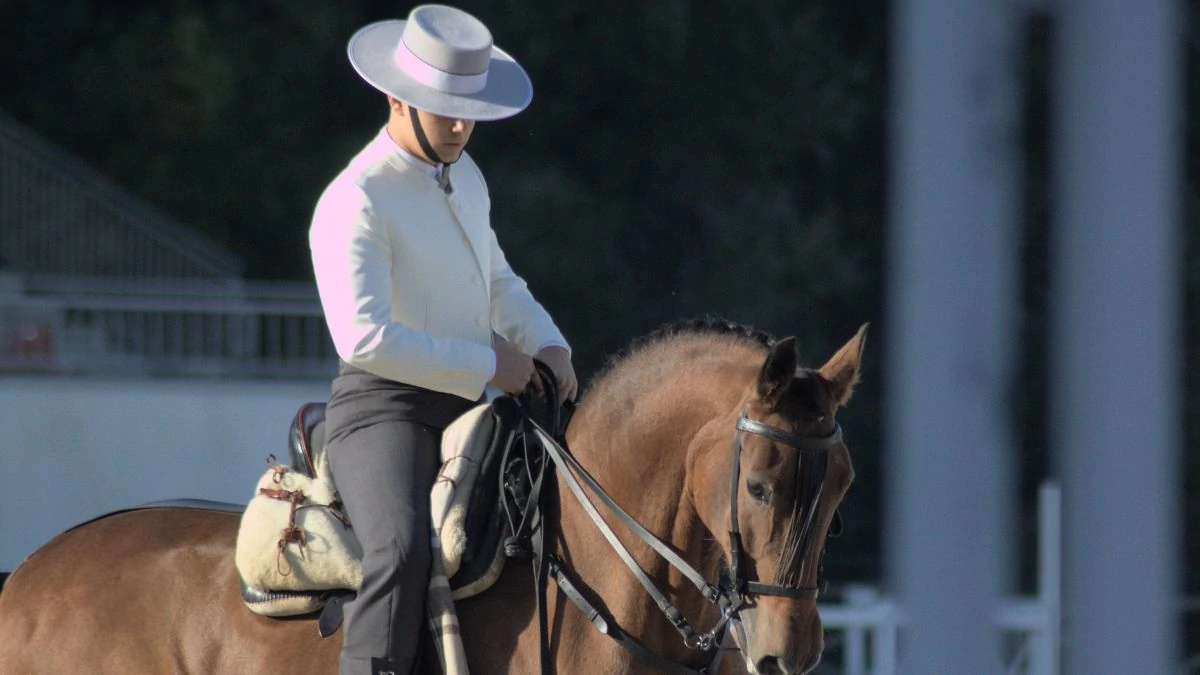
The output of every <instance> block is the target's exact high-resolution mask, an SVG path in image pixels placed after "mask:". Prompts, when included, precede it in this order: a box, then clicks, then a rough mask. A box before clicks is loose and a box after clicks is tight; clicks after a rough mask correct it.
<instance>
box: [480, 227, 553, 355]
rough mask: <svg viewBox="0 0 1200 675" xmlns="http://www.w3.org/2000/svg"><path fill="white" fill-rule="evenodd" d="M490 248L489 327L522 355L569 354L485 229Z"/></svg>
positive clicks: (548, 316) (538, 305) (489, 230)
mask: <svg viewBox="0 0 1200 675" xmlns="http://www.w3.org/2000/svg"><path fill="white" fill-rule="evenodd" d="M488 237H489V238H490V240H491V241H490V248H491V268H492V272H491V274H492V278H491V299H492V327H493V328H494V329H495V330H496V332H497V333H499V334H500V336H501V337H503V338H504V339H505V340H508V341H509V342H513V343H516V344H517V345H518V346H519V347H520V348H521V351H523V352H525V353H526V354H529V355H531V356H532V355H534V354H537V353H538V352H539V351H541V350H542V349H543V348H545V347H562V348H563V349H566V350H567V351H570V349H571V347H570V345H569V344H567V340H566V338H564V337H563V334H562V332H561V331H559V329H558V327H557V326H555V325H554V321H553V320H552V319H551V318H550V314H549V313H548V312H547V311H546V309H545V308H544V307H542V305H541V304H540V303H538V301H537V300H535V299H534V297H533V294H532V293H530V292H529V287H528V285H527V284H526V283H525V280H524V279H522V278H521V277H519V276H517V275H516V273H515V272H513V270H512V267H510V266H509V264H508V259H507V258H505V257H504V251H502V250H500V243H499V242H498V241H497V239H496V232H495V231H494V230H492V229H490V228H489V229H488Z"/></svg>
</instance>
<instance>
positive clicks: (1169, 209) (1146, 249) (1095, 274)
mask: <svg viewBox="0 0 1200 675" xmlns="http://www.w3.org/2000/svg"><path fill="white" fill-rule="evenodd" d="M1056 10H1057V29H1058V30H1057V33H1058V35H1059V36H1060V38H1061V40H1060V42H1059V44H1058V47H1057V49H1056V50H1055V54H1056V57H1055V61H1054V63H1055V65H1056V66H1058V68H1057V72H1056V80H1055V88H1054V90H1053V91H1054V95H1055V96H1056V98H1057V99H1058V100H1057V110H1056V113H1057V114H1056V116H1055V119H1054V124H1053V128H1054V129H1055V130H1056V138H1055V141H1056V142H1055V147H1054V151H1055V155H1054V158H1055V160H1056V161H1055V163H1056V166H1057V168H1058V174H1057V175H1056V176H1055V180H1054V184H1055V185H1057V188H1058V189H1057V193H1056V197H1055V199H1054V200H1053V201H1054V203H1055V205H1056V211H1055V214H1054V215H1055V223H1054V233H1055V238H1054V241H1053V243H1052V245H1051V251H1053V253H1054V256H1055V257H1054V261H1053V262H1054V265H1053V267H1052V268H1051V269H1052V270H1053V272H1054V273H1055V278H1054V289H1053V290H1054V295H1053V298H1054V303H1053V305H1052V319H1053V323H1052V327H1053V331H1052V333H1053V340H1052V356H1051V362H1050V370H1051V373H1052V375H1051V378H1050V379H1051V381H1052V391H1051V393H1052V396H1051V406H1050V415H1051V418H1050V427H1051V429H1053V436H1052V442H1053V443H1052V447H1054V448H1055V449H1056V450H1059V451H1060V452H1061V456H1060V457H1059V464H1058V474H1059V476H1060V477H1061V480H1062V482H1063V515H1064V518H1065V522H1064V531H1065V532H1066V539H1065V550H1064V570H1065V574H1064V577H1063V584H1064V585H1063V600H1064V603H1065V604H1064V608H1063V628H1064V630H1063V633H1064V636H1063V662H1064V665H1065V668H1066V672H1068V673H1078V674H1080V675H1093V674H1095V673H1172V672H1175V659H1176V655H1177V651H1176V646H1177V644H1178V643H1177V634H1178V619H1177V616H1176V615H1175V613H1174V611H1173V607H1172V603H1171V597H1172V596H1173V594H1174V593H1175V592H1177V590H1178V588H1179V586H1178V560H1177V556H1178V550H1179V549H1178V542H1179V541H1180V540H1179V536H1180V530H1179V527H1178V524H1179V518H1178V509H1177V504H1178V498H1179V494H1180V487H1181V480H1180V478H1179V476H1178V475H1177V473H1176V471H1177V466H1176V462H1177V461H1178V451H1179V446H1180V437H1179V428H1180V421H1179V415H1180V412H1181V407H1180V384H1181V376H1180V368H1181V367H1182V361H1181V354H1180V335H1181V325H1180V309H1181V307H1182V292H1181V284H1180V261H1181V260H1182V251H1181V243H1182V242H1181V239H1180V236H1179V235H1180V227H1179V226H1180V223H1179V203H1180V201H1181V193H1180V176H1181V169H1182V164H1181V161H1180V160H1181V154H1180V149H1181V148H1182V147H1183V143H1184V141H1183V138H1182V137H1181V136H1180V134H1179V127H1180V122H1181V111H1182V101H1181V97H1180V89H1181V83H1182V77H1183V74H1182V69H1181V60H1182V57H1183V56H1184V50H1183V44H1182V42H1181V40H1180V36H1181V35H1182V32H1183V28H1182V25H1183V23H1182V22H1183V21H1184V18H1185V17H1184V14H1183V12H1182V11H1181V10H1182V8H1181V7H1180V6H1179V3H1177V2H1175V1H1174V0H1062V1H1061V2H1059V3H1056Z"/></svg>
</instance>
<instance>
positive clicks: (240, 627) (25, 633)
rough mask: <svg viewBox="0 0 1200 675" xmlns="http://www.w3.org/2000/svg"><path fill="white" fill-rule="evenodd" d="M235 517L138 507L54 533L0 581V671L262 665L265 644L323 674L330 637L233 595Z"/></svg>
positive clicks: (328, 669)
mask: <svg viewBox="0 0 1200 675" xmlns="http://www.w3.org/2000/svg"><path fill="white" fill-rule="evenodd" d="M237 528H238V515H237V514H236V513H225V512H219V511H210V510H201V509H187V508H147V509H138V510H133V511H126V512H121V513H117V514H114V515H110V516H106V517H103V518H100V519H97V520H95V521H92V522H90V523H87V524H85V525H82V526H79V527H77V528H74V529H72V530H69V531H67V532H65V533H63V534H60V535H59V536H57V537H56V538H54V539H52V540H51V541H50V542H49V543H47V544H46V545H45V546H43V547H42V548H40V549H39V550H38V551H36V552H35V553H34V554H33V555H32V556H30V557H29V559H28V560H26V561H25V562H24V563H22V564H21V566H20V567H18V568H17V570H16V571H15V572H14V573H13V574H12V576H11V577H10V578H9V579H8V580H7V583H6V584H5V586H4V590H3V592H0V673H4V674H5V675H21V674H25V673H59V672H78V671H81V670H82V671H86V672H97V673H129V674H141V673H147V674H149V673H155V674H157V673H252V672H270V671H271V670H272V664H270V663H269V662H264V661H262V660H261V659H262V658H263V656H264V655H265V654H270V653H275V654H278V653H279V651H276V650H286V651H285V653H287V652H288V651H290V652H291V653H293V654H295V653H305V652H308V653H309V654H310V658H305V659H302V660H299V661H300V662H301V663H304V664H306V665H307V666H311V668H312V669H311V671H306V672H312V673H314V674H316V673H327V674H332V673H335V672H336V661H337V652H338V649H339V648H340V640H333V639H331V640H325V641H321V640H319V639H318V637H317V631H316V628H315V625H314V622H313V621H312V620H311V619H298V620H291V621H281V620H278V619H268V618H264V617H260V616H258V615H256V614H253V613H252V612H250V611H249V610H248V609H247V608H246V607H245V606H244V605H243V604H242V600H241V595H240V592H239V587H238V576H237V571H236V570H235V569H234V566H233V549H234V544H235V542H236V538H237ZM265 645H270V648H269V649H264V648H263V647H264V646H265ZM292 650H295V651H292Z"/></svg>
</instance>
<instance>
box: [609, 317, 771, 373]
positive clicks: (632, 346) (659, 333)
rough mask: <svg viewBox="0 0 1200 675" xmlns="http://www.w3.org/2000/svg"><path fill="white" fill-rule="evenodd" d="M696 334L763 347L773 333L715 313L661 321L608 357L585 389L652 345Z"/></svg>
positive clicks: (766, 344)
mask: <svg viewBox="0 0 1200 675" xmlns="http://www.w3.org/2000/svg"><path fill="white" fill-rule="evenodd" d="M697 336H713V337H720V338H722V339H726V340H729V339H732V340H733V341H735V342H740V343H743V344H745V345H747V346H749V347H753V348H756V349H762V350H766V349H769V348H770V347H771V345H773V344H775V341H776V338H775V336H773V335H771V334H770V333H767V332H766V331H762V330H759V329H757V328H754V327H752V326H748V325H745V324H740V323H736V322H734V321H729V320H728V319H724V318H721V317H717V316H711V315H710V316H704V317H699V318H694V319H685V320H682V321H676V322H674V323H668V324H664V325H662V326H660V327H658V328H657V329H655V330H653V331H652V332H650V333H647V334H646V335H643V336H641V337H637V338H634V339H633V340H632V341H631V342H630V343H629V344H628V345H627V346H626V347H625V348H624V349H622V350H620V351H618V352H616V353H615V354H613V355H612V356H610V357H609V358H608V359H607V360H606V361H605V363H604V365H603V366H601V368H600V370H598V371H597V372H596V373H595V375H593V376H592V379H591V381H590V383H589V387H588V388H589V389H590V388H592V387H594V386H595V385H596V384H597V383H599V382H600V381H602V380H604V379H605V377H607V376H608V375H609V374H611V373H612V372H613V371H614V370H616V369H617V368H618V367H619V366H621V365H623V364H624V363H625V362H626V361H628V360H629V359H630V358H632V357H634V356H637V355H638V354H641V353H642V352H645V351H647V350H648V349H650V348H652V347H658V346H660V345H663V344H666V343H670V342H674V341H677V340H681V339H685V338H693V337H697Z"/></svg>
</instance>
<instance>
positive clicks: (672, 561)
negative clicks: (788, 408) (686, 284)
mask: <svg viewBox="0 0 1200 675" xmlns="http://www.w3.org/2000/svg"><path fill="white" fill-rule="evenodd" d="M538 367H539V369H544V370H543V378H542V379H543V382H548V387H547V391H546V392H545V395H546V397H547V400H557V399H555V398H552V397H553V396H555V395H556V392H554V391H553V388H554V387H553V376H552V375H551V376H550V377H545V373H548V372H549V369H548V368H545V367H544V365H543V364H541V363H540V362H539V363H538ZM523 410H524V408H523ZM522 417H523V418H524V419H523V420H522V423H523V424H525V425H526V433H527V434H528V433H532V434H533V435H535V436H536V438H537V439H538V441H539V445H541V447H542V449H543V450H544V452H545V457H547V458H549V460H550V461H549V462H543V463H542V471H541V472H540V474H539V475H538V476H537V479H536V481H535V485H534V487H533V494H534V497H533V500H534V501H536V503H537V508H539V509H540V508H541V506H542V505H543V495H544V494H545V493H544V492H543V490H542V489H541V488H542V487H543V485H544V484H545V483H546V482H547V480H546V473H547V469H550V470H553V468H554V467H558V468H561V469H563V471H562V472H561V474H562V477H563V480H564V482H565V483H566V484H567V487H568V488H569V489H570V491H571V493H572V494H573V495H574V496H575V498H576V500H577V501H578V502H579V504H580V505H581V506H582V507H583V509H584V511H585V512H586V513H587V515H588V517H589V518H590V519H591V520H592V522H593V523H594V524H595V526H596V528H597V529H598V530H599V531H600V533H601V534H602V535H603V536H604V538H605V539H606V540H607V541H608V543H609V546H610V547H612V549H613V550H614V551H615V552H616V553H617V555H618V556H619V557H620V558H621V560H622V562H624V563H625V566H626V567H628V568H629V570H630V572H632V573H633V575H634V577H635V578H636V579H637V580H638V583H640V584H641V585H642V587H643V588H644V589H645V590H646V592H647V593H648V594H649V595H650V597H651V598H652V599H653V600H654V603H655V605H657V606H658V608H659V610H660V611H662V613H663V614H664V616H666V618H667V620H668V621H670V623H671V625H672V626H674V627H675V630H676V631H677V632H678V633H679V634H680V636H681V637H682V639H683V644H684V645H685V646H686V647H687V648H688V649H693V650H697V651H702V652H707V651H711V650H715V653H714V655H713V657H712V661H711V662H710V664H709V666H707V667H706V668H704V669H702V670H695V669H693V668H689V667H687V666H683V665H680V664H678V663H675V662H673V661H670V660H668V659H667V658H665V657H663V656H661V655H659V654H656V653H654V652H652V651H650V650H649V649H647V648H646V647H645V646H644V645H642V644H641V643H640V642H639V641H638V640H637V639H636V638H634V637H633V636H632V635H630V634H628V633H626V632H625V631H624V630H622V629H621V628H620V627H619V626H618V625H617V624H616V622H615V621H614V620H613V619H612V618H611V617H609V616H606V615H605V613H604V612H603V611H602V610H600V609H599V608H597V607H596V606H595V605H594V604H593V603H592V602H591V601H589V600H588V598H587V597H586V596H585V595H584V594H583V593H581V592H580V591H579V589H578V588H577V583H576V581H575V578H574V576H573V573H572V571H571V570H569V569H567V567H566V565H565V563H564V562H563V560H562V559H561V558H559V557H558V556H557V555H554V554H552V553H547V552H546V550H545V546H544V538H543V532H542V529H543V528H540V527H539V528H537V531H536V532H533V533H532V534H531V535H530V539H532V548H533V551H532V552H533V554H534V581H535V584H536V587H537V596H538V597H537V600H538V619H539V629H540V632H541V634H540V642H541V672H542V673H543V675H549V674H550V673H552V672H553V667H552V665H551V664H552V659H551V655H550V651H549V641H548V635H547V612H546V586H547V581H548V580H549V578H553V580H554V581H555V583H556V584H557V585H558V587H559V590H560V591H561V592H562V593H563V594H565V595H566V596H567V597H568V598H569V599H570V600H571V601H572V602H573V603H574V604H575V606H576V607H578V608H579V610H580V611H582V612H583V613H584V615H585V616H586V617H587V618H588V620H589V621H590V622H591V623H592V625H594V626H595V627H596V629H597V630H599V631H600V632H601V633H603V634H604V635H607V636H608V637H610V638H612V639H613V640H615V641H616V642H617V643H619V644H620V645H621V646H622V647H624V648H625V649H626V650H628V651H629V652H631V653H632V654H633V655H634V656H635V657H636V658H638V659H639V660H641V661H643V662H645V663H647V664H649V665H651V666H654V667H655V668H657V669H658V670H660V671H663V672H667V673H674V674H677V675H709V674H711V673H716V672H717V670H718V667H719V665H720V660H721V657H722V655H723V654H724V652H725V649H722V648H721V647H722V644H723V643H724V641H725V639H726V637H727V632H726V628H727V627H728V625H729V624H731V623H732V624H734V625H735V627H736V630H737V632H738V639H739V642H740V644H741V645H743V647H744V645H745V644H746V639H745V634H744V630H743V628H742V625H741V622H740V621H738V612H739V611H740V610H741V608H742V607H743V605H744V604H745V603H746V598H747V597H749V596H754V595H772V596H780V597H786V598H792V599H801V598H811V599H814V600H815V599H816V598H817V595H818V594H819V592H820V590H819V587H820V580H818V585H817V586H813V587H804V586H800V585H798V584H797V585H794V586H791V585H784V584H768V583H762V582H759V581H753V580H750V579H747V578H745V576H744V569H743V565H742V560H741V558H742V556H743V553H742V540H741V531H740V529H739V527H738V508H737V495H738V483H739V481H740V473H741V454H742V434H743V433H751V434H756V435H759V436H763V437H766V438H769V439H771V440H773V441H775V442H777V443H781V444H783V445H787V446H790V447H792V448H795V449H796V450H798V451H799V452H800V453H801V454H802V455H811V454H813V453H821V454H825V453H828V451H829V448H831V447H833V446H834V445H836V444H837V443H839V442H841V439H842V429H841V426H840V425H835V426H834V430H833V431H832V432H831V433H830V434H829V435H828V436H822V437H814V436H802V435H799V434H795V433H792V432H790V431H786V430H784V429H780V428H778V427H773V426H770V425H768V424H764V423H762V422H759V421H756V420H752V419H750V418H748V417H747V416H746V411H745V409H743V410H742V412H741V414H740V415H739V416H738V420H737V423H736V425H735V430H734V436H733V450H732V453H731V454H732V463H733V470H732V477H731V481H730V501H729V503H730V523H731V529H730V532H729V550H730V553H731V555H730V557H731V561H730V565H729V567H728V573H729V577H730V579H729V583H727V584H723V583H720V582H718V583H711V582H709V581H708V580H707V579H705V577H704V575H703V574H702V573H701V572H700V571H698V570H697V569H696V568H695V567H693V566H692V565H691V564H689V563H688V562H687V561H686V560H684V559H683V558H681V557H680V556H679V554H677V553H676V552H675V551H674V550H672V548H671V546H670V545H668V544H667V543H665V542H664V541H662V540H661V539H659V538H658V537H657V536H655V535H654V534H653V533H651V532H650V531H649V530H647V529H646V528H645V527H644V526H643V525H642V524H641V523H639V522H638V521H637V520H636V519H634V518H633V517H632V516H630V515H629V513H628V512H626V511H625V509H623V508H622V507H621V506H620V505H619V504H618V503H617V502H616V501H614V500H613V499H612V497H610V496H609V495H608V493H607V492H605V490H604V488H603V487H602V486H601V485H600V483H599V482H597V481H596V479H595V478H593V477H592V475H591V474H589V473H588V471H587V470H586V469H585V468H584V467H583V466H582V465H581V464H580V463H579V461H578V460H577V459H576V458H575V456H574V455H573V454H571V452H570V450H568V449H567V448H566V439H565V435H564V434H563V433H562V430H560V429H559V428H558V427H559V422H558V416H557V413H556V414H555V415H554V418H553V421H552V422H551V423H550V424H551V427H552V428H554V429H555V432H554V433H550V432H548V431H546V429H544V428H543V427H542V426H541V425H539V424H538V423H537V422H536V421H534V420H533V419H532V417H531V415H529V414H524V415H523V416H522ZM563 426H564V427H565V425H563ZM551 465H552V466H551ZM589 491H590V492H591V493H592V494H593V495H594V496H595V497H596V498H597V499H598V500H599V501H601V502H603V503H604V505H605V506H606V507H608V509H609V510H610V511H612V512H613V514H615V516H616V518H617V519H618V520H620V521H621V522H622V523H624V524H625V525H626V526H627V527H629V528H630V529H631V530H632V531H633V532H634V533H635V534H636V535H637V537H638V538H639V539H641V540H642V541H643V542H645V543H646V544H647V545H649V546H650V547H651V548H652V549H653V550H654V551H655V552H656V553H658V555H660V556H661V557H662V558H663V559H664V560H666V562H667V563H668V564H669V565H670V566H671V567H674V568H675V569H676V570H677V571H679V572H680V573H681V574H682V575H683V576H684V577H685V578H686V579H687V580H688V581H689V582H691V584H692V585H693V586H694V587H695V588H696V590H697V591H699V592H700V594H701V595H702V596H703V597H704V598H705V599H706V600H708V601H709V602H711V603H713V604H714V605H717V606H718V607H719V608H720V611H721V618H720V619H719V620H718V621H717V622H716V624H715V625H714V626H713V627H712V628H710V629H709V630H707V631H703V632H698V631H697V630H696V629H695V628H693V627H692V626H691V624H689V623H688V621H687V619H686V618H685V617H684V616H683V613H682V612H681V611H679V609H678V608H676V607H675V606H674V605H672V604H671V602H670V601H669V600H668V599H667V596H666V594H665V593H663V592H662V591H661V590H660V589H659V588H658V586H657V585H655V583H654V581H653V580H652V579H651V578H650V576H649V575H648V574H646V572H645V571H643V570H642V568H641V566H640V565H638V564H637V562H636V561H635V560H634V558H633V556H632V555H631V554H630V553H629V550H628V549H627V548H626V547H625V545H624V544H622V543H621V541H620V539H619V538H618V537H617V535H616V533H615V532H614V531H613V530H612V528H611V527H610V526H609V524H608V523H607V522H606V521H605V520H604V518H603V517H602V516H601V515H600V513H599V511H598V510H597V509H596V506H595V505H594V504H593V503H592V500H591V499H589V498H588V494H587V493H588V492H589ZM798 497H799V495H798ZM819 498H820V491H819V490H818V491H817V493H816V494H814V495H812V497H811V501H810V503H809V508H808V518H807V519H806V522H805V525H804V527H805V528H806V529H807V528H809V527H811V525H812V523H813V520H814V514H815V511H816V505H817V502H818V501H819ZM534 501H531V507H532V504H533V503H534ZM523 520H528V519H527V518H526V519H523ZM835 521H838V519H837V517H836V514H835ZM838 524H839V523H837V522H835V527H836V526H837V525H838ZM524 527H525V523H522V528H523V529H524ZM520 536H521V533H520V532H517V533H516V536H515V537H514V538H518V537H520ZM800 554H801V555H803V554H804V551H801V552H800Z"/></svg>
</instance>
